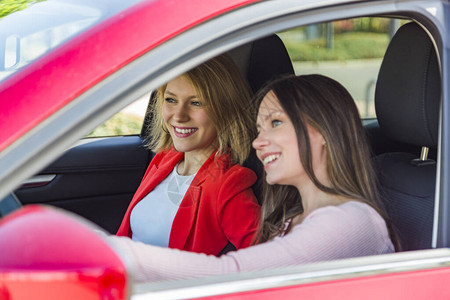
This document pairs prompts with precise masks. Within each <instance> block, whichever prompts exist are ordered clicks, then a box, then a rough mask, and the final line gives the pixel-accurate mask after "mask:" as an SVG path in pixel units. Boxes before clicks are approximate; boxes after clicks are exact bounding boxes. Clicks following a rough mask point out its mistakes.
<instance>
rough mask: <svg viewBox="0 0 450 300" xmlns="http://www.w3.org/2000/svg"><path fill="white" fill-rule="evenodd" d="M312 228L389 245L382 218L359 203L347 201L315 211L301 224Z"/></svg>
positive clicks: (370, 208) (370, 207)
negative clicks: (320, 226)
mask: <svg viewBox="0 0 450 300" xmlns="http://www.w3.org/2000/svg"><path fill="white" fill-rule="evenodd" d="M302 223H305V224H308V223H310V225H312V224H313V226H317V225H318V224H319V225H320V224H323V225H324V227H330V228H333V230H336V231H340V234H342V235H348V236H353V235H354V234H357V235H358V236H371V237H374V238H375V236H377V237H379V238H380V240H381V241H384V242H385V243H387V244H390V238H389V232H388V229H387V226H386V222H385V220H384V219H383V217H382V216H381V215H380V214H379V213H378V212H377V211H376V210H375V209H374V208H373V207H372V206H370V205H368V204H366V203H363V202H360V201H356V200H355V201H348V202H345V203H343V204H340V205H334V206H325V207H322V208H319V209H316V210H315V211H313V212H312V213H311V214H309V215H308V216H307V217H306V218H305V220H304V221H303V222H302Z"/></svg>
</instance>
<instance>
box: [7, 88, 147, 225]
mask: <svg viewBox="0 0 450 300" xmlns="http://www.w3.org/2000/svg"><path fill="white" fill-rule="evenodd" d="M137 102H139V103H140V105H139V108H140V109H141V116H140V117H141V122H139V119H138V121H137V123H136V124H133V125H134V128H133V130H132V131H131V132H132V133H134V134H127V135H122V134H120V133H122V132H127V128H125V127H126V125H127V122H126V121H127V120H125V121H123V120H122V119H123V118H126V117H127V114H126V112H127V109H124V112H121V113H119V114H117V115H116V116H115V117H113V118H112V119H111V120H109V121H108V122H109V123H108V122H106V123H105V124H104V125H102V126H103V127H106V128H108V127H112V128H114V130H109V131H105V129H103V130H96V131H94V132H93V133H92V134H90V136H89V137H86V138H84V139H81V140H80V141H78V142H77V143H76V144H75V145H73V146H72V147H70V148H69V149H67V151H65V152H64V154H63V155H62V156H61V157H59V158H58V159H57V160H56V161H54V162H53V163H51V164H50V165H49V166H48V167H46V168H45V169H43V170H42V171H41V172H39V173H38V174H36V175H35V176H34V177H32V178H30V179H29V180H27V181H25V182H24V183H23V184H22V185H21V186H20V187H19V188H18V189H17V190H16V191H15V194H16V195H17V197H18V199H19V200H20V202H21V203H22V204H23V205H27V204H36V203H39V204H46V205H52V206H56V207H59V208H63V209H65V210H68V211H71V212H74V213H76V214H78V215H81V216H83V217H85V218H86V219H88V220H91V221H93V222H94V223H96V224H97V225H99V226H101V227H102V228H104V229H106V230H107V231H109V232H110V233H115V232H116V231H117V229H118V227H119V225H120V222H121V220H122V217H123V215H124V214H125V210H126V208H127V207H128V204H129V202H130V201H131V198H132V196H133V194H134V192H135V191H136V189H137V187H138V185H139V183H140V181H141V179H142V176H143V175H144V172H145V170H146V168H147V166H148V163H149V161H150V160H151V158H152V152H151V151H149V150H148V149H147V148H146V147H145V141H144V133H145V130H142V128H143V122H142V121H143V119H144V115H145V111H146V107H147V102H148V97H144V99H140V100H138V101H137ZM118 116H122V117H121V118H122V119H120V120H119V121H117V119H118V118H119V117H118ZM136 117H137V116H136ZM128 122H129V121H128ZM128 127H129V126H128ZM99 129H101V128H100V127H99ZM97 131H99V132H98V133H96V132H97ZM133 131H134V132H133ZM105 135H106V136H105ZM108 135H109V136H108Z"/></svg>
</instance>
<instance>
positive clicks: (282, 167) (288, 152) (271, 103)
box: [253, 91, 325, 187]
mask: <svg viewBox="0 0 450 300" xmlns="http://www.w3.org/2000/svg"><path fill="white" fill-rule="evenodd" d="M306 127H307V132H308V136H309V139H310V143H311V153H312V164H313V170H314V173H315V174H316V176H317V175H319V174H320V173H322V170H323V169H324V168H323V166H325V164H324V161H325V160H324V158H325V151H324V139H323V137H322V135H321V134H320V133H319V132H318V131H317V130H315V129H314V128H313V127H312V126H310V125H308V124H307V126H306ZM257 129H258V136H257V138H256V139H255V140H254V141H253V147H254V148H255V149H256V154H257V156H258V158H259V160H260V161H261V162H262V163H263V165H264V170H265V172H266V181H267V183H269V184H281V185H293V186H297V187H298V186H299V185H301V184H302V183H304V182H305V180H310V179H309V177H308V175H307V174H306V173H305V171H304V168H303V165H302V163H301V160H300V155H299V149H298V139H297V134H296V131H295V128H294V125H293V124H292V122H291V120H290V119H289V117H288V115H287V114H286V113H285V111H284V110H283V108H282V107H281V105H280V102H279V100H278V98H277V97H276V96H275V94H274V93H273V92H272V91H270V92H269V93H267V94H266V96H265V97H264V98H263V100H262V102H261V105H260V107H259V110H258V118H257ZM318 173H319V174H318Z"/></svg>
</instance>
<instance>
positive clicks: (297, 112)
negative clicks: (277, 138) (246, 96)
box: [256, 75, 395, 243]
mask: <svg viewBox="0 0 450 300" xmlns="http://www.w3.org/2000/svg"><path fill="white" fill-rule="evenodd" d="M269 91H272V92H273V93H274V94H275V95H276V97H277V98H278V100H279V102H280V105H281V107H282V108H283V110H284V112H285V113H286V114H287V115H288V117H289V119H290V120H291V122H292V124H293V126H294V128H295V131H296V134H297V141H298V149H299V153H300V161H301V163H302V165H303V168H304V170H305V172H306V173H307V175H308V176H309V178H310V179H311V180H312V182H313V183H314V184H315V185H316V186H317V187H318V188H319V189H320V190H322V191H324V192H326V193H330V194H334V195H339V196H344V197H347V198H351V199H356V200H359V201H361V202H364V203H367V204H368V205H370V206H371V207H373V208H374V209H375V210H377V212H378V213H379V214H380V215H381V216H382V217H383V218H384V219H385V220H386V223H387V225H388V228H390V222H389V220H388V218H387V216H386V214H385V212H384V209H383V208H384V207H383V203H382V202H381V199H380V192H379V188H378V183H377V179H376V175H375V171H374V168H373V165H372V160H371V152H370V148H369V144H368V141H367V137H366V133H365V131H364V128H363V126H362V123H361V119H360V116H359V113H358V109H357V108H356V105H355V102H354V100H353V98H352V97H351V95H350V94H349V93H348V91H347V90H346V89H345V88H344V87H343V86H342V85H341V84H340V83H338V82H337V81H335V80H333V79H331V78H328V77H325V76H322V75H303V76H293V75H291V76H285V77H283V78H280V79H277V80H275V81H272V82H270V83H269V84H268V85H266V86H265V87H264V88H263V89H262V90H261V91H260V92H259V93H258V94H257V96H256V100H257V102H258V103H261V101H262V99H263V98H264V96H265V95H266V94H267V93H268V92H269ZM306 124H309V125H310V126H312V127H314V128H315V129H316V130H317V131H318V132H319V133H320V134H321V135H322V136H323V138H324V139H325V142H326V145H327V147H326V149H327V173H328V177H329V179H330V186H325V185H323V184H322V183H321V182H319V180H318V179H317V177H316V175H315V174H314V171H313V168H312V154H311V148H310V140H309V136H308V132H307V127H306ZM301 213H303V207H302V201H301V197H300V194H299V193H298V191H297V189H296V188H295V187H293V186H281V185H276V184H275V185H268V184H266V183H265V185H264V199H263V206H262V219H261V227H260V232H259V234H258V240H257V241H258V242H264V241H267V240H269V239H271V238H273V237H275V236H277V235H280V234H283V233H287V232H288V231H289V230H290V227H291V226H290V220H292V218H294V217H295V216H297V215H300V214H301ZM286 223H288V224H289V225H288V226H287V227H286ZM390 231H391V230H390ZM392 235H393V234H392V231H391V236H392ZM393 242H394V243H395V239H393Z"/></svg>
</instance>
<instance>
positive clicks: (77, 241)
mask: <svg viewBox="0 0 450 300" xmlns="http://www.w3.org/2000/svg"><path fill="white" fill-rule="evenodd" d="M275 2H276V1H257V0H209V1H204V0H177V1H170V0H146V1H142V2H139V3H137V4H134V5H132V6H130V7H128V8H126V9H124V10H121V11H119V12H117V13H115V14H113V15H112V16H110V17H108V18H106V19H105V20H102V21H100V22H98V23H96V24H95V25H93V26H92V27H90V28H88V29H87V30H85V31H83V32H81V33H79V34H78V35H76V36H75V37H73V38H71V39H70V40H68V41H66V42H64V43H62V44H61V45H60V46H58V47H57V48H56V49H54V50H52V51H50V52H49V53H47V54H45V55H43V56H42V57H40V58H38V59H37V60H35V61H33V62H31V63H30V64H29V65H27V66H26V67H24V68H22V69H21V70H18V71H17V72H15V73H13V74H12V75H10V76H9V77H7V78H6V79H4V80H2V81H0V128H1V130H0V169H1V170H3V171H0V199H1V198H3V197H4V196H6V195H7V194H9V193H11V192H12V191H13V190H14V189H16V188H17V187H18V186H19V185H20V184H21V182H22V181H23V180H25V179H27V178H28V177H30V176H31V175H33V174H34V173H36V172H37V171H39V170H40V169H41V168H42V167H43V166H45V165H46V164H47V163H48V162H50V161H51V160H52V159H54V155H50V154H46V151H48V149H51V148H52V147H53V145H55V146H54V150H53V151H54V152H55V153H56V152H58V153H62V152H63V151H64V149H66V148H67V147H68V146H69V145H71V144H72V143H73V142H74V141H76V138H77V137H78V138H79V137H81V136H80V133H78V132H76V133H73V134H72V135H71V130H72V129H74V128H79V127H82V126H84V125H83V124H86V125H85V126H90V127H93V125H92V124H94V123H95V122H94V121H92V122H90V123H89V122H86V123H83V122H82V121H80V119H78V120H77V122H75V123H74V127H67V128H66V127H61V131H58V130H59V129H60V128H59V126H60V125H59V124H61V123H59V122H60V119H58V118H62V117H64V116H65V115H64V114H66V113H70V114H74V113H75V111H71V110H70V109H71V107H76V106H77V105H79V102H80V101H81V100H80V99H81V98H83V97H86V98H87V97H90V95H91V94H92V93H96V92H97V91H98V90H100V89H102V86H101V85H102V84H103V83H104V82H108V81H109V80H110V81H111V82H114V80H115V79H114V78H115V77H120V76H122V74H123V73H124V72H125V71H124V72H122V69H124V68H126V67H128V66H132V65H133V64H137V63H138V62H139V60H140V58H142V57H144V56H145V55H147V56H148V57H150V58H151V55H150V56H149V53H150V54H151V53H152V51H155V50H156V51H162V50H158V49H162V47H164V45H165V44H167V43H168V42H170V41H171V40H174V39H176V38H177V37H180V36H187V35H186V34H187V33H189V32H190V31H192V30H196V28H197V27H201V26H204V28H206V27H207V26H211V28H210V30H211V39H213V37H214V34H217V35H218V36H219V37H218V39H219V38H221V37H225V38H226V37H227V33H223V35H222V36H220V35H221V34H222V33H220V32H219V33H217V32H214V29H215V28H216V27H215V26H214V24H215V23H214V22H215V21H216V20H218V19H219V20H220V18H222V17H223V16H227V15H228V14H230V15H233V13H235V12H237V11H239V10H243V11H245V12H246V13H248V14H249V19H251V22H249V23H251V26H250V25H249V27H248V28H249V29H248V30H249V32H250V33H249V34H246V33H242V34H241V37H240V40H239V42H236V43H235V44H236V45H237V44H242V43H244V42H245V41H248V40H251V39H252V37H251V34H254V35H255V38H256V37H260V36H263V35H264V34H266V33H267V32H266V31H264V30H263V31H261V32H260V31H258V22H262V23H263V21H264V18H267V19H269V16H270V15H271V12H269V11H268V12H265V14H263V15H262V16H261V20H259V19H258V18H259V15H258V13H260V12H262V11H263V8H264V7H269V8H270V7H278V6H279V7H280V9H279V11H274V14H275V15H276V16H277V17H276V18H280V19H282V18H285V19H286V20H287V18H288V17H287V16H289V14H294V12H295V13H298V14H299V15H301V16H303V17H304V18H305V20H306V19H307V18H311V20H312V21H317V20H320V16H322V21H326V20H333V19H339V18H343V17H355V16H357V14H359V15H360V16H363V15H369V14H387V15H391V14H396V13H398V14H400V15H402V14H404V15H410V16H411V17H412V18H413V17H417V16H419V17H420V18H422V19H421V20H423V22H422V23H423V24H426V25H427V26H429V27H430V28H434V29H435V30H436V32H439V33H440V38H441V40H438V39H436V44H437V47H438V50H439V52H440V55H441V67H442V80H443V82H444V83H445V82H446V80H448V79H447V77H448V74H447V73H448V52H449V47H448V41H449V37H450V35H448V33H447V30H448V28H447V27H448V24H449V23H448V21H449V19H448V17H449V16H450V14H449V12H450V10H449V4H448V2H447V1H301V0H299V1H280V2H279V3H278V4H276V3H275ZM291 6H292V8H291ZM294 7H297V8H296V9H297V10H295V9H294ZM283 9H284V10H285V11H284V10H283ZM351 9H354V11H355V13H349V12H348V11H349V10H351ZM435 9H436V10H435ZM250 12H254V15H250ZM316 15H317V16H319V17H318V19H317V20H316V19H314V17H315V16H316ZM239 16H241V15H239ZM273 18H274V19H273V20H276V18H275V17H273ZM420 18H419V19H420ZM285 19H283V20H285ZM239 20H240V21H242V19H239ZM312 21H311V22H312ZM274 22H275V21H272V23H274ZM283 22H284V21H283ZM286 22H287V21H286ZM304 22H305V23H308V22H309V21H304ZM427 22H428V23H427ZM209 24H212V25H209ZM283 24H284V23H283ZM252 26H253V27H252ZM283 26H285V27H286V28H287V27H288V26H287V25H283ZM231 27H232V24H230V28H231ZM202 28H203V27H202ZM223 28H225V26H224V27H223ZM275 28H276V30H281V29H284V28H283V27H280V28H278V27H276V26H275ZM223 30H225V29H223ZM229 30H230V32H231V31H232V28H231V29H229ZM252 30H253V31H252ZM273 30H275V29H273ZM202 32H203V31H200V33H202ZM225 38H224V39H225ZM229 38H230V40H233V38H234V36H233V34H232V33H229ZM205 41H206V40H205ZM236 41H238V39H236ZM198 45H200V46H205V45H206V46H207V43H206V42H204V43H203V44H202V43H200V44H198ZM198 45H197V44H195V43H193V44H192V45H189V44H188V43H185V46H186V48H189V47H190V46H192V47H194V48H195V47H197V46H198ZM213 45H214V44H213ZM220 45H221V44H220ZM224 45H225V46H223V49H224V50H227V49H229V48H231V47H232V46H233V45H234V44H233V43H231V42H230V44H224ZM200 46H198V48H200ZM206 46H205V47H206ZM211 47H213V46H211ZM217 49H218V50H217ZM217 49H216V50H208V51H209V52H208V51H206V52H204V53H203V52H200V54H199V55H198V58H196V56H195V55H194V54H195V53H196V52H195V51H194V50H195V49H193V50H192V53H194V54H192V55H191V56H189V52H183V53H181V54H177V53H174V54H173V55H172V56H170V55H168V57H169V58H168V60H170V61H169V62H168V63H166V65H165V67H166V68H169V67H170V66H171V63H172V64H178V65H180V66H182V67H179V69H177V70H176V71H175V72H178V73H181V72H182V71H183V70H184V69H186V68H188V67H189V66H192V65H193V64H195V63H199V62H201V61H202V60H205V59H206V58H208V57H212V56H213V54H215V53H217V52H220V51H222V49H221V48H220V47H218V48H217ZM186 51H188V50H186ZM214 51H216V52H214ZM205 53H206V54H205ZM177 55H178V56H180V57H183V58H182V59H181V60H180V61H176V59H175V58H176V57H177ZM189 57H190V58H191V59H192V60H193V61H195V62H189ZM143 59H146V58H145V57H144V58H143ZM196 59H197V60H196ZM187 62H188V63H187ZM148 68H150V66H148ZM160 69H161V70H162V71H159V70H160ZM160 69H158V68H155V70H156V71H155V74H154V75H152V76H153V77H149V78H150V80H153V81H152V85H151V86H152V87H153V88H154V87H156V86H158V85H159V84H161V83H162V82H164V81H165V80H167V79H168V78H170V76H173V75H174V74H175V73H170V74H169V71H167V70H166V69H164V68H163V67H160ZM163 69H164V70H163ZM158 72H159V73H158ZM443 86H444V88H443V103H447V102H448V101H449V99H450V97H449V93H448V87H447V86H450V85H448V84H443ZM80 97H81V98H80ZM83 99H84V98H83ZM85 105H87V104H85ZM96 105H97V104H95V110H94V112H93V114H95V113H97V112H98V111H100V110H98V109H99V108H97V106H96ZM98 105H100V104H98ZM108 105H110V106H111V107H113V106H114V105H115V102H114V101H110V102H109V103H108ZM93 106H94V104H93ZM118 106H123V105H122V104H120V105H118ZM447 106H448V103H447V104H443V108H442V114H443V116H444V117H443V122H442V124H443V125H442V126H443V128H442V141H441V146H442V148H441V149H440V151H441V153H442V161H441V162H440V164H441V165H445V162H446V161H447V160H448V158H447V156H446V155H445V154H450V144H449V143H448V141H449V139H450V135H448V130H449V129H450V121H449V120H448V117H450V114H448V112H450V111H448V110H449V109H448V108H447ZM83 109H85V108H83ZM112 110H114V108H111V111H112ZM115 111H117V109H115ZM55 116H56V117H55ZM107 116H110V113H105V116H104V117H103V116H102V117H101V118H100V119H101V120H103V119H105V118H106V117H107ZM98 122H100V121H97V123H98ZM47 126H48V128H50V127H52V128H53V129H52V130H54V131H51V132H50V133H51V134H49V135H46V137H45V139H47V140H45V142H42V144H41V142H38V143H36V139H42V138H43V137H42V136H41V135H42V133H47V132H48V131H46V130H48V129H46V128H47ZM81 131H82V130H81V129H80V132H81ZM30 145H31V146H32V145H36V147H30ZM39 160H41V161H39ZM447 169H448V167H443V169H442V170H441V177H440V180H441V181H440V188H443V186H445V188H444V189H445V190H443V191H442V192H441V194H440V199H441V200H440V201H442V202H441V204H442V205H441V208H440V209H442V211H441V214H446V212H445V209H446V206H445V205H448V204H449V203H450V199H446V196H447V195H448V194H447V193H448V190H449V188H450V186H449V187H448V188H447V187H446V185H447V183H450V182H449V180H450V179H449V178H448V177H449V176H448V175H449V174H450V173H448V172H449V171H447ZM436 222H437V221H436ZM435 226H440V227H439V229H436V230H441V231H442V230H444V231H445V230H446V229H445V228H446V227H445V223H438V222H437V223H436V225H435ZM89 227H90V225H86V224H83V223H82V222H81V223H80V222H79V220H78V219H77V218H75V217H73V216H67V215H66V214H65V213H62V212H59V211H56V210H53V209H50V208H43V207H35V206H30V207H27V208H25V209H22V210H19V211H18V212H16V213H14V214H11V215H10V216H8V217H5V218H3V219H2V220H0V299H127V298H132V299H147V298H149V299H150V298H152V299H169V298H170V299H175V298H180V299H181V298H202V299H243V298H244V299H298V298H304V299H383V298H387V299H424V298H427V299H448V298H450V286H448V285H447V284H446V283H447V282H449V281H450V250H448V249H447V248H446V247H448V246H449V245H448V243H447V240H446V239H445V238H444V239H442V240H441V241H440V242H439V241H438V242H437V243H435V244H434V245H433V247H430V248H440V249H430V250H422V251H418V252H405V253H396V254H392V255H384V256H380V257H370V258H355V259H350V260H343V261H337V262H324V263H318V264H313V265H305V266H293V267H292V268H285V269H280V270H267V271H261V272H254V273H250V274H235V275H232V276H223V277H220V276H219V277H217V278H208V279H204V278H203V279H193V280H186V281H183V282H180V283H149V284H143V285H139V284H137V285H134V283H133V279H132V270H130V269H128V270H127V268H129V265H128V264H127V263H126V262H124V261H126V258H124V257H123V256H122V255H121V254H120V253H119V254H117V253H116V252H115V250H113V249H111V248H110V246H109V245H108V244H107V243H106V242H104V241H103V240H102V239H101V238H99V237H98V235H96V234H93V232H92V230H91V228H89ZM87 249H88V250H87ZM17 253H22V254H21V255H17ZM128 273H129V274H128Z"/></svg>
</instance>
